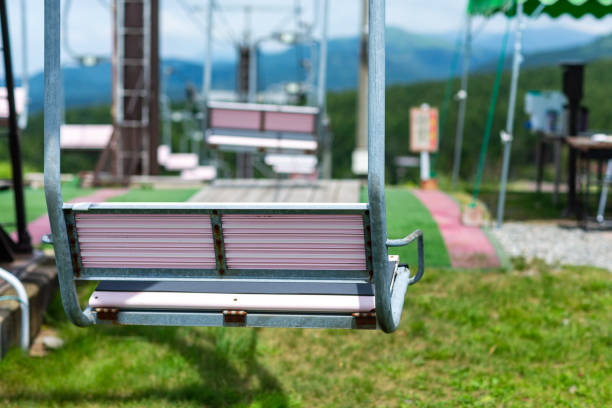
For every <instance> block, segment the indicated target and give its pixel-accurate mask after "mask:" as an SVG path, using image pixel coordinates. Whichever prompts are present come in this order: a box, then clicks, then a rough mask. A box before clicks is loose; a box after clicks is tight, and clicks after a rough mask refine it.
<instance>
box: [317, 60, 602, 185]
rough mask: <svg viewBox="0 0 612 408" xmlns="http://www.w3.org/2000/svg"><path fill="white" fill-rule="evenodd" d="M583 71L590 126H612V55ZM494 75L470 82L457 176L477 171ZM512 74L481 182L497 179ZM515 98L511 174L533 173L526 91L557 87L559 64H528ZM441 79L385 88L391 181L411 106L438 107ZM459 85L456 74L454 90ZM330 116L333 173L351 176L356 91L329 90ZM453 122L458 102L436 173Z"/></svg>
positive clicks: (443, 162) (404, 147) (405, 141)
mask: <svg viewBox="0 0 612 408" xmlns="http://www.w3.org/2000/svg"><path fill="white" fill-rule="evenodd" d="M585 72H586V74H585V98H584V100H583V103H584V105H586V106H587V107H588V108H589V109H590V114H589V120H590V128H592V129H608V130H610V129H612V116H611V115H609V114H608V112H607V108H608V106H609V103H608V101H609V98H610V94H611V93H612V81H610V72H612V60H602V61H597V62H593V63H591V64H589V65H588V66H587V68H586V71H585ZM493 80H494V78H493V74H477V75H472V76H471V78H470V83H469V99H468V102H467V115H466V122H465V137H464V144H463V154H462V166H461V176H462V178H464V179H466V180H469V181H470V182H472V181H473V180H474V177H475V174H476V165H477V158H478V153H479V150H480V146H481V143H482V137H483V134H484V127H485V119H486V112H487V110H488V107H489V100H490V97H491V92H492V91H491V89H492V86H493ZM509 84H510V73H509V72H506V73H505V74H504V76H503V78H502V85H501V89H500V99H499V101H498V104H497V107H496V109H495V116H494V121H493V138H492V139H491V143H490V146H489V152H488V156H487V162H486V167H485V173H484V174H485V179H484V182H491V181H496V180H498V179H499V174H500V168H501V152H502V146H501V142H500V140H499V137H495V135H498V134H499V132H500V131H501V130H502V129H503V128H504V127H505V121H506V112H507V109H508V94H509ZM519 84H520V85H519V92H518V99H517V107H516V112H517V118H516V123H515V129H516V131H515V139H514V143H513V151H512V167H511V177H516V176H518V175H521V176H523V177H524V176H525V175H527V174H533V172H532V169H533V163H534V160H535V145H534V143H535V140H536V139H535V137H534V136H533V135H531V134H530V133H529V132H528V131H527V130H526V129H525V127H524V124H525V123H526V122H527V120H528V117H527V115H526V114H525V113H524V95H525V93H526V92H527V91H528V90H532V89H541V90H545V89H560V88H561V69H560V68H558V67H554V66H553V67H545V68H536V69H528V70H524V71H523V72H521V77H520V82H519ZM444 87H445V83H444V82H428V83H419V84H413V85H394V86H391V87H389V88H387V95H386V98H387V101H386V104H387V110H386V111H387V116H386V131H387V146H386V152H387V154H386V156H387V157H386V158H387V169H388V172H389V176H390V180H391V181H397V180H395V179H394V178H395V176H394V173H395V169H394V168H393V162H392V158H393V157H394V156H396V155H408V154H410V146H409V109H410V107H412V106H418V105H420V104H422V103H425V102H426V103H429V104H430V105H433V106H441V105H442V100H443V97H444ZM456 89H458V79H457V80H456V84H455V90H456ZM328 109H329V115H330V118H331V126H332V132H333V134H334V139H333V158H334V161H333V163H334V177H340V178H342V177H350V176H351V170H350V169H351V167H350V164H351V153H352V151H353V149H354V146H355V125H356V112H357V107H356V94H355V92H354V91H350V92H348V91H347V92H342V93H332V94H329V97H328ZM456 121H457V110H456V104H453V105H451V109H450V110H449V116H448V119H447V123H446V128H445V129H442V132H441V134H442V139H441V142H440V155H439V157H438V160H437V164H438V168H437V170H438V172H439V173H442V175H444V174H448V173H450V171H451V168H452V155H453V148H454V137H455V126H456ZM415 175H416V173H415Z"/></svg>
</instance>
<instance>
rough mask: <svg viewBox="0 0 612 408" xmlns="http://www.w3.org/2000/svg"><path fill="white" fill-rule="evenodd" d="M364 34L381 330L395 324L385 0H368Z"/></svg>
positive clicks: (370, 193) (370, 191)
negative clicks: (388, 208) (387, 190)
mask: <svg viewBox="0 0 612 408" xmlns="http://www.w3.org/2000/svg"><path fill="white" fill-rule="evenodd" d="M368 4H369V12H370V15H369V17H370V21H369V29H370V32H369V35H368V67H369V76H368V201H369V211H370V225H371V229H372V267H373V269H374V284H375V288H376V315H377V320H378V323H379V324H380V326H381V328H382V329H383V330H384V331H393V330H394V329H395V327H396V325H395V324H394V321H393V319H390V316H391V314H392V308H391V302H390V299H389V296H388V293H389V289H390V287H391V277H390V274H388V273H387V271H388V267H389V265H388V263H389V260H388V256H387V217H386V214H385V1H384V0H369V3H368Z"/></svg>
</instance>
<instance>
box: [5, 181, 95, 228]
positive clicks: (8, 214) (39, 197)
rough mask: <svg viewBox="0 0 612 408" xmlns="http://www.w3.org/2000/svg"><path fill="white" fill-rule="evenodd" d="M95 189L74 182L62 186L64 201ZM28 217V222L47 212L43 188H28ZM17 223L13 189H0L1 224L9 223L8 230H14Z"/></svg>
mask: <svg viewBox="0 0 612 408" xmlns="http://www.w3.org/2000/svg"><path fill="white" fill-rule="evenodd" d="M94 191H95V190H94V189H91V188H80V187H77V186H76V185H74V184H72V183H67V184H65V185H64V186H62V194H63V198H64V201H70V200H72V199H74V198H77V197H81V196H86V195H89V194H92V193H93V192H94ZM24 195H25V197H24V198H25V202H26V218H27V221H28V222H31V221H34V220H35V219H36V218H38V217H40V216H41V215H44V214H46V213H47V203H46V202H45V192H44V191H43V190H42V189H34V188H26V189H25V194H24ZM14 223H15V203H14V199H13V191H12V190H6V191H0V224H3V225H4V224H7V228H6V229H7V230H8V231H12V230H13V229H14V226H13V224H14Z"/></svg>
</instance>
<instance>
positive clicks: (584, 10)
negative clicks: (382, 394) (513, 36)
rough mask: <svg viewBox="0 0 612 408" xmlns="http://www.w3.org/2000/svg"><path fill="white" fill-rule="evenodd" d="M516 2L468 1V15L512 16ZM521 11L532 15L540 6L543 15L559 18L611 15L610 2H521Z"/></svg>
mask: <svg viewBox="0 0 612 408" xmlns="http://www.w3.org/2000/svg"><path fill="white" fill-rule="evenodd" d="M517 1H518V0H470V2H469V3H468V13H469V14H470V15H483V16H490V15H492V14H495V13H506V14H508V15H514V14H515V12H516V3H517ZM522 2H523V11H524V12H525V14H527V15H531V14H533V13H534V12H535V11H536V9H537V8H538V6H539V5H540V4H544V5H545V7H544V9H543V10H542V13H543V14H548V15H549V16H551V17H559V16H560V15H563V14H569V15H571V16H573V17H575V18H580V17H582V16H584V15H591V16H594V17H597V18H601V17H604V16H606V15H608V14H612V0H522Z"/></svg>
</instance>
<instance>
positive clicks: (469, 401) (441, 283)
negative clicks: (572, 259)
mask: <svg viewBox="0 0 612 408" xmlns="http://www.w3.org/2000/svg"><path fill="white" fill-rule="evenodd" d="M87 289H89V290H90V288H87ZM86 291H87V290H86V288H82V292H83V295H84V296H83V298H85V297H86V295H87V294H86V293H85V292H86ZM611 314H612V283H611V281H610V275H609V272H606V271H601V270H594V269H588V268H581V269H577V268H563V269H561V270H549V269H547V268H546V267H542V266H540V265H531V266H530V267H529V268H528V269H526V270H523V271H519V272H513V273H499V272H487V273H480V272H478V273H477V272H474V273H457V272H455V271H451V270H430V271H428V274H427V275H426V278H425V279H424V280H423V281H422V282H421V283H419V284H418V285H417V286H415V287H412V288H410V290H409V295H408V296H407V299H406V305H405V308H404V320H403V322H402V324H401V326H400V329H399V331H398V332H397V333H396V334H394V335H385V334H383V333H380V332H363V331H339V330H299V329H289V330H285V329H260V330H257V329H241V328H152V327H115V326H107V327H105V326H98V327H92V328H86V329H82V328H77V327H74V326H72V325H70V324H69V323H67V322H66V320H65V318H64V315H63V313H62V311H61V305H60V302H59V299H56V300H55V301H54V303H53V307H52V308H51V310H50V312H49V316H48V319H47V321H48V322H50V325H51V326H52V327H53V328H56V329H58V330H59V333H60V335H61V336H62V337H63V338H64V339H65V340H66V345H65V347H64V348H62V349H61V350H58V351H55V352H52V353H50V354H49V355H48V356H46V357H43V358H30V357H25V356H23V355H21V353H20V352H19V350H17V349H15V350H12V351H11V352H10V353H9V354H8V355H7V357H6V358H5V359H4V360H3V361H2V362H0V401H2V402H3V404H4V406H7V407H23V406H39V405H42V406H60V405H61V406H79V407H81V406H92V407H94V406H95V407H101V406H113V407H114V406H129V407H140V406H150V407H165V406H173V407H174V406H179V407H196V406H197V407H200V406H251V407H275V406H276V407H284V406H294V407H311V406H334V407H335V406H339V407H355V406H373V405H376V406H390V407H401V406H406V407H407V406H439V407H455V406H516V407H523V406H556V407H564V406H567V407H569V406H574V407H580V406H585V407H587V406H597V407H603V406H606V405H609V404H610V402H611V398H612V395H611V391H610V386H609V383H606V381H608V380H609V373H610V370H612V366H611V362H612V351H611V345H612V344H611V335H612V333H611V331H610V325H609V319H610V315H611ZM24 379H27V380H24ZM606 384H607V385H606Z"/></svg>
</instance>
